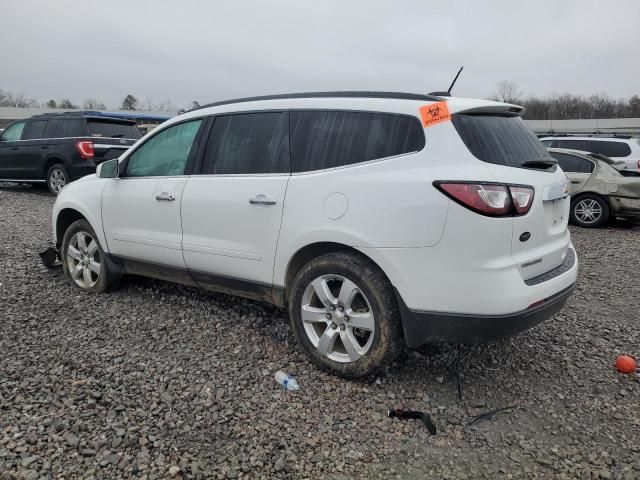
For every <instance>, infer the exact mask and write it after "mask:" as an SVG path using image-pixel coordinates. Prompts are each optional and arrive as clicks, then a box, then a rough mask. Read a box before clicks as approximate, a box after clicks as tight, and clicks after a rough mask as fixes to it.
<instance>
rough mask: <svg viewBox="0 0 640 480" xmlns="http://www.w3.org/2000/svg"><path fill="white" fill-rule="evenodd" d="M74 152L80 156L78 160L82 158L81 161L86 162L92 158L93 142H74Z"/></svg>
mask: <svg viewBox="0 0 640 480" xmlns="http://www.w3.org/2000/svg"><path fill="white" fill-rule="evenodd" d="M76 150H77V151H78V153H79V154H80V158H82V159H83V160H88V159H89V158H93V154H94V150H93V142H88V141H80V142H76Z"/></svg>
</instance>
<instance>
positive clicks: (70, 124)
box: [45, 118, 87, 138]
mask: <svg viewBox="0 0 640 480" xmlns="http://www.w3.org/2000/svg"><path fill="white" fill-rule="evenodd" d="M86 136H87V121H86V120H85V119H84V118H50V119H49V123H48V124H47V128H46V130H45V137H46V138H69V137H72V138H73V137H86Z"/></svg>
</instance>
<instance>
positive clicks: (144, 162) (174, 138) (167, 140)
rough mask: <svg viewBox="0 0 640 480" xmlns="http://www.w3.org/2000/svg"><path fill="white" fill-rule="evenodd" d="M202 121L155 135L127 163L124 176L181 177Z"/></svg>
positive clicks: (174, 127)
mask: <svg viewBox="0 0 640 480" xmlns="http://www.w3.org/2000/svg"><path fill="white" fill-rule="evenodd" d="M201 123H202V120H201V119H199V120H193V121H190V122H184V123H180V124H178V125H174V126H171V127H168V128H166V129H164V130H162V131H161V132H159V133H157V134H156V135H154V136H153V137H151V138H150V139H149V140H147V141H146V142H145V143H143V144H142V145H141V146H140V147H139V148H138V149H137V150H136V151H135V152H133V153H132V154H131V156H130V157H129V160H128V162H127V174H126V176H127V177H151V176H174V175H183V174H184V169H185V166H186V165H187V160H188V159H189V155H190V153H191V150H192V147H193V142H194V140H195V138H196V134H197V133H198V129H199V128H200V124H201Z"/></svg>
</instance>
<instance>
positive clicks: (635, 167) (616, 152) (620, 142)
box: [540, 135, 640, 172]
mask: <svg viewBox="0 0 640 480" xmlns="http://www.w3.org/2000/svg"><path fill="white" fill-rule="evenodd" d="M540 141H541V142H542V144H543V145H544V146H545V147H547V148H565V149H568V150H580V151H582V152H585V153H599V154H600V155H604V156H605V157H609V158H612V159H614V160H621V161H623V162H624V163H625V167H624V169H625V170H630V171H633V172H640V139H638V138H633V137H629V136H621V135H619V136H614V137H580V136H577V135H562V136H556V137H542V138H541V139H540Z"/></svg>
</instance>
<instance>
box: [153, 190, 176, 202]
mask: <svg viewBox="0 0 640 480" xmlns="http://www.w3.org/2000/svg"><path fill="white" fill-rule="evenodd" d="M175 199H176V197H174V196H173V195H171V194H170V193H169V192H160V193H159V194H157V195H156V200H161V201H163V202H173V201H174V200H175Z"/></svg>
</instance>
